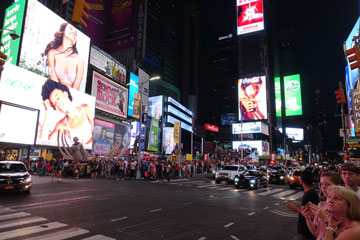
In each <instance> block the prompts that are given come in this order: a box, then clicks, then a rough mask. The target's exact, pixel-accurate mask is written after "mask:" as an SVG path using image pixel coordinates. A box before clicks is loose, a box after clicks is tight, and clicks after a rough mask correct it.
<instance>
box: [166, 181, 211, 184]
mask: <svg viewBox="0 0 360 240" xmlns="http://www.w3.org/2000/svg"><path fill="white" fill-rule="evenodd" d="M200 182H201V183H205V182H204V181H191V182H181V184H189V185H190V184H193V183H194V184H195V185H197V184H199V183H200ZM168 184H170V185H171V184H179V183H178V182H171V183H168Z"/></svg>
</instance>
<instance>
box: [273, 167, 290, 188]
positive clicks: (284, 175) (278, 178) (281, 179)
mask: <svg viewBox="0 0 360 240" xmlns="http://www.w3.org/2000/svg"><path fill="white" fill-rule="evenodd" d="M288 175H289V174H288V172H286V171H285V170H282V169H279V170H272V171H271V172H270V179H269V182H270V183H280V184H285V183H288V182H289V177H288Z"/></svg>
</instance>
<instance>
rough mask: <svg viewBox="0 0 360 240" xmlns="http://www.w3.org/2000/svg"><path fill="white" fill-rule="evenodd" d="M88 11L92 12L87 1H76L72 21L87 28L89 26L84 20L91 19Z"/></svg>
mask: <svg viewBox="0 0 360 240" xmlns="http://www.w3.org/2000/svg"><path fill="white" fill-rule="evenodd" d="M88 11H90V6H89V5H88V4H87V3H86V2H85V0H75V4H74V11H73V15H72V19H71V20H72V21H73V22H74V23H77V24H80V25H81V26H82V27H83V28H86V27H87V24H86V22H85V21H84V19H85V20H88V19H89V15H88V14H87V13H86V12H88Z"/></svg>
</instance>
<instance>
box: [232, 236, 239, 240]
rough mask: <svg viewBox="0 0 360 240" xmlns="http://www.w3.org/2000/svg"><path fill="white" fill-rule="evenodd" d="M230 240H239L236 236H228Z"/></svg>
mask: <svg viewBox="0 0 360 240" xmlns="http://www.w3.org/2000/svg"><path fill="white" fill-rule="evenodd" d="M230 237H231V238H232V239H234V240H240V239H239V238H237V237H236V236H234V235H231V236H230Z"/></svg>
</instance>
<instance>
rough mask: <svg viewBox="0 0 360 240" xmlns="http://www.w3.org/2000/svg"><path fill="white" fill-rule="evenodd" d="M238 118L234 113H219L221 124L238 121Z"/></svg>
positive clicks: (230, 123)
mask: <svg viewBox="0 0 360 240" xmlns="http://www.w3.org/2000/svg"><path fill="white" fill-rule="evenodd" d="M238 118H239V117H238V114H236V113H223V114H221V125H232V124H233V123H236V122H238Z"/></svg>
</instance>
